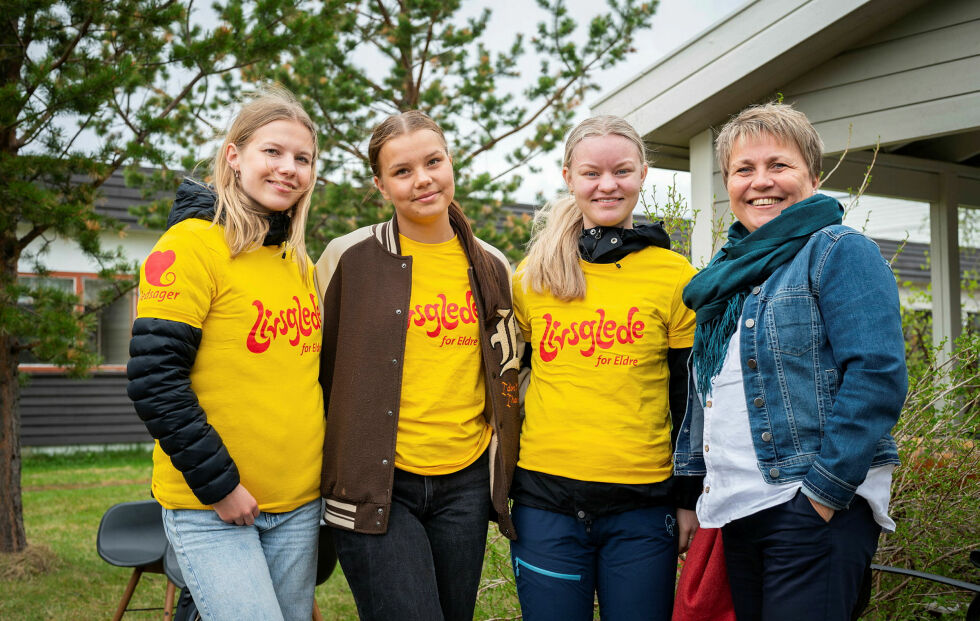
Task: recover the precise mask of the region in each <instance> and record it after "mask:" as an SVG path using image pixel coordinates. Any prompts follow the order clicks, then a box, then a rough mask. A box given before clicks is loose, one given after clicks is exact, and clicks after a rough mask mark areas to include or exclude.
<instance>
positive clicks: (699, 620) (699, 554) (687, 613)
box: [673, 528, 735, 621]
mask: <svg viewBox="0 0 980 621" xmlns="http://www.w3.org/2000/svg"><path fill="white" fill-rule="evenodd" d="M673 621H735V609H734V608H733V607H732V593H731V591H730V590H729V588H728V571H727V570H726V569H725V552H724V550H722V546H721V529H718V528H699V529H698V530H697V532H696V533H695V534H694V541H692V542H691V549H690V550H688V551H687V560H685V561H684V566H683V567H682V568H681V577H680V580H678V582H677V594H676V595H675V596H674V616H673Z"/></svg>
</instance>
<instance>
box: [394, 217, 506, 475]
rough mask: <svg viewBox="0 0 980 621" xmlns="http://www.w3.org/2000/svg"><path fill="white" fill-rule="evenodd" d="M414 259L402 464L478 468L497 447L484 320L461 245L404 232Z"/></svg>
mask: <svg viewBox="0 0 980 621" xmlns="http://www.w3.org/2000/svg"><path fill="white" fill-rule="evenodd" d="M399 242H400V244H401V252H402V254H403V255H406V256H411V257H412V296H411V304H410V306H409V312H408V326H407V329H408V333H407V335H406V339H405V368H404V370H403V374H402V393H401V406H400V410H399V414H398V440H397V442H396V446H395V466H397V467H398V468H400V469H402V470H406V471H408V472H414V473H416V474H424V475H438V474H450V473H452V472H457V471H459V470H462V469H463V468H465V467H466V466H468V465H470V464H472V463H473V462H474V461H476V459H477V458H478V457H479V456H480V455H481V454H482V453H483V451H484V450H485V449H486V448H487V446H488V445H489V444H490V433H491V429H490V425H489V424H488V423H487V421H486V419H485V418H484V414H483V409H484V401H485V399H486V392H485V388H484V378H483V364H482V356H481V354H480V334H479V323H478V322H479V315H478V314H477V310H476V303H475V302H474V301H473V293H472V291H471V290H470V282H469V277H468V275H467V273H468V272H467V271H468V269H469V262H468V261H467V259H466V254H465V253H464V252H463V247H462V245H460V243H459V240H458V239H457V238H455V237H453V238H452V239H451V240H449V241H447V242H443V243H440V244H423V243H420V242H416V241H413V240H411V239H408V238H407V237H405V236H404V235H399Z"/></svg>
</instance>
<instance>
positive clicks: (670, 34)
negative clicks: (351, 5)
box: [463, 0, 747, 203]
mask: <svg viewBox="0 0 980 621" xmlns="http://www.w3.org/2000/svg"><path fill="white" fill-rule="evenodd" d="M745 4H747V0H660V2H659V4H658V6H657V10H656V13H655V14H654V17H653V23H652V28H651V29H650V30H645V31H643V32H641V33H640V35H639V36H638V37H637V40H636V42H635V47H636V50H637V51H636V53H635V54H633V55H632V56H630V57H629V58H628V59H627V60H626V61H625V62H622V63H620V64H619V65H617V66H616V67H614V68H613V69H611V70H608V71H606V72H604V73H603V74H602V75H600V76H598V78H599V79H598V82H599V85H600V88H601V91H600V92H599V93H596V94H592V95H590V96H589V97H588V99H586V106H585V108H584V109H582V110H581V112H580V114H579V118H580V119H584V118H586V117H588V116H589V109H588V106H589V105H591V104H593V103H594V102H596V101H598V100H599V99H600V98H601V97H602V96H603V95H605V94H607V93H609V92H611V91H613V90H615V89H616V88H617V87H619V86H622V85H623V84H625V83H627V82H629V81H631V79H632V78H634V77H635V76H636V75H638V74H640V73H642V72H643V71H644V70H645V69H647V68H648V67H650V66H651V65H654V64H656V63H657V62H658V61H659V60H660V59H661V58H663V57H664V56H666V55H667V54H669V53H670V52H672V51H674V50H675V49H677V48H678V47H680V46H681V45H683V44H684V43H686V42H688V41H689V40H690V39H692V38H694V37H696V36H697V35H698V34H700V33H701V32H703V31H704V30H706V29H707V28H708V27H710V26H712V25H713V24H715V23H716V22H718V21H720V20H722V19H724V18H726V17H728V16H729V15H731V14H732V12H734V11H735V10H737V9H738V8H739V7H740V6H743V5H745ZM566 5H567V6H568V7H569V13H570V15H572V16H573V17H574V18H575V19H576V21H577V22H578V23H579V25H580V26H584V25H587V24H588V21H589V20H590V19H591V18H592V17H593V16H594V15H596V14H598V13H599V12H601V11H604V10H605V9H606V5H605V2H598V1H596V0H567V1H566ZM486 6H489V7H490V8H491V9H492V11H493V15H492V17H491V21H490V24H489V26H488V31H490V32H491V33H492V34H491V35H490V36H489V37H487V39H488V40H491V41H499V42H500V45H501V47H504V46H507V45H508V44H509V43H510V42H511V41H513V39H514V35H515V34H517V33H518V32H521V31H523V32H529V31H532V29H533V27H534V25H535V24H536V23H537V22H538V21H540V19H541V18H542V17H543V16H544V12H543V11H540V10H539V9H537V7H536V5H535V4H534V3H533V2H531V1H530V0H494V1H491V2H487V1H484V0H468V1H467V2H464V3H463V7H464V12H465V13H468V14H470V15H476V14H477V13H479V11H481V10H482V9H483V8H484V7H486ZM518 15H519V16H520V19H515V18H514V16H518ZM533 67H534V65H531V70H533ZM504 146H505V147H506V146H507V144H506V143H505V145H504ZM505 150H506V149H501V150H500V153H493V154H488V155H486V156H485V157H483V158H482V160H480V162H479V163H478V166H481V167H483V168H485V169H486V170H488V171H490V172H494V171H501V170H505V169H506V168H507V167H506V165H505V163H504V160H503V152H504V151H505ZM560 159H561V152H555V153H551V154H548V155H544V156H540V157H539V158H538V159H536V160H535V161H534V163H535V165H537V166H539V167H541V169H542V170H541V172H540V173H539V174H536V175H529V174H528V173H527V171H526V170H519V171H517V172H518V174H521V175H522V176H523V177H524V183H523V184H522V186H521V189H520V190H519V191H518V193H517V196H516V198H517V199H518V200H519V201H521V202H526V203H532V202H535V197H536V196H538V195H539V194H542V195H544V197H545V198H551V197H552V196H553V195H554V194H555V193H556V192H557V191H558V190H560V189H561V188H562V186H563V183H562V179H561V166H560V163H559V160H560ZM675 174H676V184H677V186H678V189H679V190H680V191H681V193H682V194H683V195H684V196H688V195H689V194H690V181H689V178H688V174H687V173H675V172H674V171H667V170H661V169H654V168H652V169H651V170H650V173H649V174H648V175H647V182H646V188H647V190H648V192H649V191H652V189H653V186H654V185H655V186H656V189H657V196H658V197H663V196H664V192H663V188H665V187H666V186H667V185H669V184H671V183H673V182H674V178H675Z"/></svg>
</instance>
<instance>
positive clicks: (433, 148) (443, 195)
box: [374, 129, 456, 243]
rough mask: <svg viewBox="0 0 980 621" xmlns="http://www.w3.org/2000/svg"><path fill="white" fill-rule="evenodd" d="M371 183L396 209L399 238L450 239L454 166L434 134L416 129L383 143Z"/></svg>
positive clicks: (419, 239) (439, 240) (454, 188)
mask: <svg viewBox="0 0 980 621" xmlns="http://www.w3.org/2000/svg"><path fill="white" fill-rule="evenodd" d="M374 184H375V185H376V186H377V188H378V190H379V191H380V192H381V195H382V196H384V197H385V199H386V200H389V201H391V202H392V204H393V205H394V206H395V217H396V218H398V229H399V231H400V232H401V234H402V235H405V236H406V237H408V238H409V239H413V240H415V241H420V242H424V243H437V242H442V241H448V240H449V239H452V236H453V232H452V227H451V226H450V224H449V203H450V202H451V201H452V200H453V195H454V194H455V191H456V185H455V181H454V179H453V163H452V160H451V159H450V158H449V154H448V153H447V152H446V145H445V143H444V142H443V140H442V138H441V137H440V136H439V135H438V134H436V133H435V132H434V131H432V130H431V129H419V130H416V131H413V132H411V133H408V134H402V135H400V136H396V137H395V138H391V139H390V140H388V141H387V142H385V143H384V146H383V147H381V151H380V153H379V154H378V176H376V177H375V178H374Z"/></svg>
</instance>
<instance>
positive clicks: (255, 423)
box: [137, 219, 324, 513]
mask: <svg viewBox="0 0 980 621" xmlns="http://www.w3.org/2000/svg"><path fill="white" fill-rule="evenodd" d="M137 314H138V316H139V317H153V318H158V319H168V320H171V321H179V322H182V323H185V324H188V325H191V326H193V327H195V328H200V329H201V344H200V346H199V348H198V350H197V357H196V359H195V361H194V365H193V367H192V368H191V374H190V380H191V389H192V390H193V391H194V394H195V395H196V396H197V399H198V401H199V403H200V405H201V407H202V408H203V410H204V413H205V415H206V416H207V421H208V423H209V424H210V425H211V426H212V427H214V428H215V429H216V430H217V432H218V434H219V435H220V436H221V439H222V441H223V442H224V444H225V446H226V447H227V449H228V452H229V454H230V455H231V458H232V459H233V460H234V461H235V465H236V466H237V468H238V471H239V474H240V476H241V483H242V485H243V486H244V487H245V488H246V489H247V490H248V491H249V492H250V493H251V494H252V496H254V497H255V499H256V501H257V502H258V504H259V509H260V510H262V511H269V512H274V513H281V512H285V511H290V510H292V509H295V508H297V507H299V506H301V505H303V504H305V503H307V502H310V501H311V500H314V499H316V498H319V496H320V469H321V467H322V462H323V433H324V413H323V392H322V390H321V388H320V383H319V381H318V377H319V370H320V356H319V351H320V343H321V329H320V322H321V316H320V304H319V300H318V295H317V292H316V288H315V286H314V283H313V267H312V264H310V267H309V279H308V282H304V281H303V278H302V277H301V275H300V274H299V271H298V270H297V269H296V262H295V261H294V260H293V257H292V255H291V254H287V255H286V257H285V258H283V257H282V248H281V247H278V246H265V247H262V248H256V249H254V250H251V251H248V252H244V253H242V254H239V255H238V256H237V257H235V258H234V259H232V258H231V253H230V251H229V249H228V245H227V244H226V243H225V238H224V227H222V226H220V225H212V224H211V223H210V222H207V221H204V220H198V219H189V220H184V221H183V222H179V223H178V224H176V225H174V226H173V227H171V228H170V229H169V230H168V231H167V232H166V233H164V234H163V236H162V237H161V238H160V240H159V241H158V242H157V244H156V246H154V248H153V252H151V253H150V256H148V257H147V258H146V260H145V261H144V262H143V265H142V267H141V268H140V287H139V303H138V306H137ZM152 486H153V496H154V497H155V498H156V499H157V500H158V501H159V502H160V504H162V505H163V506H164V507H167V508H168V509H204V508H207V507H206V506H205V505H202V504H201V502H200V501H199V500H198V499H197V497H195V496H194V494H193V493H192V492H191V490H190V488H189V487H188V486H187V483H186V482H185V481H184V477H183V475H182V474H181V473H180V471H178V470H177V469H176V468H175V467H174V466H173V464H172V463H171V461H170V457H168V456H167V455H166V454H165V453H164V452H163V450H162V449H161V448H160V444H159V443H156V446H155V448H154V451H153V483H152Z"/></svg>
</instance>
